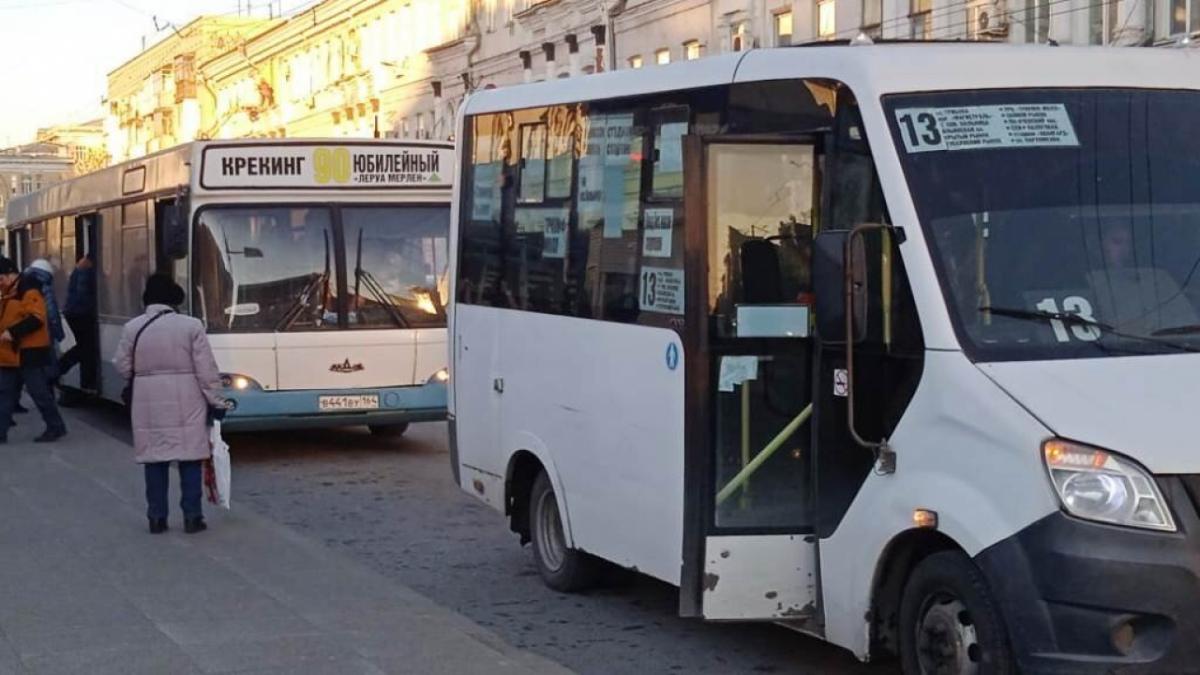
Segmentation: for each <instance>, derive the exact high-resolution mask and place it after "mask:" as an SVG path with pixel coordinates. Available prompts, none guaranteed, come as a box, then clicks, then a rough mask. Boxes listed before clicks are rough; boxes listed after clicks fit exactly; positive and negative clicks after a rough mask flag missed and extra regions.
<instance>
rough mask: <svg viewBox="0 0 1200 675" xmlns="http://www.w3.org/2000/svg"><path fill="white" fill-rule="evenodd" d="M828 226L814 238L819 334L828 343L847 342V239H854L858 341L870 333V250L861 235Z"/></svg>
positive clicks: (852, 261) (851, 255)
mask: <svg viewBox="0 0 1200 675" xmlns="http://www.w3.org/2000/svg"><path fill="white" fill-rule="evenodd" d="M850 232H851V231H850V230H828V231H825V232H821V233H820V234H818V235H817V237H816V238H815V239H814V240H813V258H812V265H813V268H812V274H813V291H814V295H815V296H816V297H815V298H814V302H815V306H814V308H813V313H814V314H815V315H816V322H817V334H818V335H819V336H820V337H821V340H822V341H824V342H827V343H834V344H843V343H845V342H846V283H847V277H846V267H847V265H846V263H847V250H846V242H847V241H849V242H850V250H849V262H850V265H849V267H850V274H851V277H850V283H851V284H852V286H851V292H852V294H853V295H852V297H853V304H854V324H853V325H854V341H855V342H862V341H863V340H864V339H866V337H867V253H866V249H865V247H864V245H863V238H862V237H861V236H855V237H851V236H850Z"/></svg>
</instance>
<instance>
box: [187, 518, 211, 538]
mask: <svg viewBox="0 0 1200 675" xmlns="http://www.w3.org/2000/svg"><path fill="white" fill-rule="evenodd" d="M207 529H208V523H205V522H204V516H199V517H196V518H187V519H185V520H184V521H183V531H184V532H187V533H188V534H196V533H197V532H203V531H205V530H207Z"/></svg>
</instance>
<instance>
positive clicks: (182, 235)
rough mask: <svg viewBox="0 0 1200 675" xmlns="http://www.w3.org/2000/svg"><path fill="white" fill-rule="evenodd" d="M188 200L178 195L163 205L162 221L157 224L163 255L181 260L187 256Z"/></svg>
mask: <svg viewBox="0 0 1200 675" xmlns="http://www.w3.org/2000/svg"><path fill="white" fill-rule="evenodd" d="M188 210H189V209H188V198H187V195H183V194H181V195H179V196H177V197H176V198H175V199H174V201H170V202H167V203H165V204H163V208H162V210H161V212H160V213H161V214H162V220H161V221H160V222H159V223H158V228H159V231H160V233H161V234H160V236H161V241H162V252H163V255H164V256H166V257H167V258H170V259H171V260H181V259H183V258H186V257H187V255H188V229H189V228H188Z"/></svg>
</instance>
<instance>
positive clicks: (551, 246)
mask: <svg viewBox="0 0 1200 675" xmlns="http://www.w3.org/2000/svg"><path fill="white" fill-rule="evenodd" d="M542 236H543V245H542V257H543V258H566V257H567V218H566V216H563V215H553V216H546V229H545V231H544V232H543V233H542Z"/></svg>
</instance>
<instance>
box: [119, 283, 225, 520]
mask: <svg viewBox="0 0 1200 675" xmlns="http://www.w3.org/2000/svg"><path fill="white" fill-rule="evenodd" d="M183 300H184V292H183V289H182V288H180V287H179V285H178V284H176V283H175V282H174V281H172V280H171V278H170V277H168V276H166V275H163V274H155V275H153V276H151V277H150V278H149V279H147V280H146V289H145V292H143V293H142V303H143V304H144V305H145V306H146V311H145V313H144V314H142V315H141V316H138V317H135V318H133V319H131V320H130V321H129V322H128V323H126V324H125V328H124V330H123V332H122V333H121V340H120V342H119V343H118V344H117V353H116V356H115V357H113V363H114V364H115V365H116V367H117V370H118V371H119V372H120V373H121V375H122V376H123V377H125V378H126V379H127V380H128V381H129V382H130V384H131V385H132V387H133V392H132V393H133V396H132V401H131V407H132V420H133V445H134V450H135V454H136V460H137V462H138V463H140V464H142V465H143V467H144V471H145V476H146V504H147V509H146V515H147V517H148V518H149V520H150V532H151V533H153V534H158V533H160V532H164V531H166V529H167V512H168V509H167V492H168V483H169V478H170V474H169V472H168V469H169V468H170V464H171V462H178V463H179V483H180V491H181V492H182V498H181V499H180V502H179V506H180V508H181V509H182V510H183V523H184V531H185V532H187V533H189V534H191V533H194V532H200V531H202V530H204V529H207V525H205V523H204V513H203V510H202V507H201V502H200V498H201V492H202V486H201V463H202V462H203V460H205V459H208V458H209V457H210V456H211V454H212V453H211V449H210V447H209V432H210V430H209V420H210V418H211V415H210V410H221V411H223V410H224V401H223V400H222V398H221V396H220V393H219V392H220V389H221V376H220V373H219V371H218V370H217V362H216V359H215V358H214V357H213V353H212V348H211V347H210V346H209V344H208V337H207V335H205V332H204V325H203V324H201V323H200V321H199V320H198V319H195V318H192V317H190V316H183V315H181V314H178V313H176V312H175V308H176V307H178V306H179V305H181V304H183Z"/></svg>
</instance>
